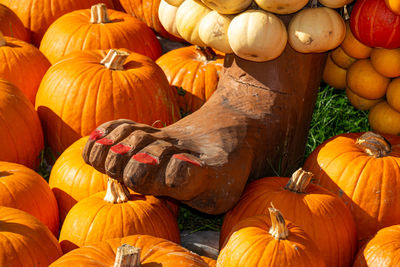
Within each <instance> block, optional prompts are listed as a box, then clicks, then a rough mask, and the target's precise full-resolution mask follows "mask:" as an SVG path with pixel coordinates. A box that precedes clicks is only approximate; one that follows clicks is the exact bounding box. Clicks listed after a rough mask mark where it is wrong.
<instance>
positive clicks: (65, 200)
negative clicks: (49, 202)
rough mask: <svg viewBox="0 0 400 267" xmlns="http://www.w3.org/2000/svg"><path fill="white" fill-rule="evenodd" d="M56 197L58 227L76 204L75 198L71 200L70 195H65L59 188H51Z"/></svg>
mask: <svg viewBox="0 0 400 267" xmlns="http://www.w3.org/2000/svg"><path fill="white" fill-rule="evenodd" d="M51 190H52V191H53V193H54V196H55V197H56V200H57V204H58V214H59V217H60V225H62V223H63V222H64V220H65V217H66V216H67V214H68V212H69V211H70V209H71V208H72V207H73V206H74V205H75V204H76V203H77V202H78V201H77V200H76V199H75V198H73V197H72V196H71V195H70V194H68V193H66V192H65V191H63V190H61V189H59V188H56V187H54V188H52V189H51Z"/></svg>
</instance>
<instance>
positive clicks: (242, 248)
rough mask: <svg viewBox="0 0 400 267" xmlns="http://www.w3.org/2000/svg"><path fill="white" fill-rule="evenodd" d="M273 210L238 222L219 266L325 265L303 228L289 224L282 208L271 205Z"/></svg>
mask: <svg viewBox="0 0 400 267" xmlns="http://www.w3.org/2000/svg"><path fill="white" fill-rule="evenodd" d="M269 212H270V216H269V215H257V216H252V217H249V218H247V219H244V220H242V221H240V222H239V223H238V224H236V225H235V227H234V228H233V229H232V231H231V233H230V236H229V237H228V239H227V241H226V243H225V245H224V246H223V248H222V249H221V251H220V253H219V256H218V259H217V266H218V267H225V266H226V267H228V266H229V267H241V266H259V267H261V266H287V267H290V266H293V267H294V266H296V267H302V266H304V267H313V266H315V267H324V266H325V263H324V260H323V258H322V256H321V253H320V251H319V250H318V248H317V246H316V244H315V243H314V242H313V241H312V240H311V238H310V237H309V236H308V235H307V234H306V233H305V232H304V231H303V229H301V228H300V227H298V226H297V225H295V224H293V223H291V222H287V223H286V222H285V220H284V219H283V216H282V214H281V213H280V212H279V210H277V209H275V208H270V209H269ZM318 245H319V244H318Z"/></svg>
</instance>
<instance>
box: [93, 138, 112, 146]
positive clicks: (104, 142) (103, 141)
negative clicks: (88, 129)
mask: <svg viewBox="0 0 400 267" xmlns="http://www.w3.org/2000/svg"><path fill="white" fill-rule="evenodd" d="M96 143H99V144H102V145H106V146H110V145H112V144H114V141H113V140H111V139H108V138H101V139H99V140H97V141H96Z"/></svg>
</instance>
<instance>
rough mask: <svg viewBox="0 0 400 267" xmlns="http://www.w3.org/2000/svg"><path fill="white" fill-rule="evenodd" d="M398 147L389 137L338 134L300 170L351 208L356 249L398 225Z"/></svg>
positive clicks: (399, 181)
mask: <svg viewBox="0 0 400 267" xmlns="http://www.w3.org/2000/svg"><path fill="white" fill-rule="evenodd" d="M384 103H385V101H382V102H380V103H378V104H377V105H375V106H374V107H373V108H372V109H371V112H370V114H371V113H372V110H374V109H376V108H377V107H379V106H380V105H382V104H383V105H385V104H384ZM399 144H400V138H399V137H398V136H393V135H388V134H382V135H378V134H376V133H372V132H367V133H346V134H340V135H337V136H334V137H332V138H330V139H328V140H326V141H325V142H323V143H322V144H321V145H319V146H318V147H317V148H316V149H315V150H314V151H313V152H312V153H311V154H310V156H309V157H308V158H307V159H306V162H305V164H304V166H303V168H304V169H305V170H307V171H310V172H312V173H314V175H315V183H317V184H319V185H321V186H323V187H325V188H327V189H328V190H329V191H331V192H333V193H334V194H336V195H337V196H339V197H340V198H341V199H342V200H343V201H344V203H345V204H346V205H347V206H348V207H349V208H350V211H351V213H352V214H353V217H354V219H355V222H356V228H357V237H358V240H359V245H361V244H363V243H364V242H365V241H367V240H368V239H369V238H371V237H372V236H373V235H374V234H375V233H376V231H378V230H379V229H381V228H383V227H386V226H389V225H393V224H397V223H399V222H400V212H399V211H400V206H399V205H400V187H399V184H400V169H399V168H398V164H400V146H399Z"/></svg>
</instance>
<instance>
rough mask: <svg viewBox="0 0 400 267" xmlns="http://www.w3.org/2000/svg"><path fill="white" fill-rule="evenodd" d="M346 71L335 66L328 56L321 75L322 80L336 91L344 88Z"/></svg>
mask: <svg viewBox="0 0 400 267" xmlns="http://www.w3.org/2000/svg"><path fill="white" fill-rule="evenodd" d="M346 72H347V70H346V69H342V68H341V67H339V66H338V65H336V64H335V63H334V62H333V61H332V59H331V57H330V56H328V58H327V60H326V63H325V68H324V72H323V74H322V80H324V82H326V83H327V84H329V85H330V86H332V87H335V88H336V89H345V88H346Z"/></svg>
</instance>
